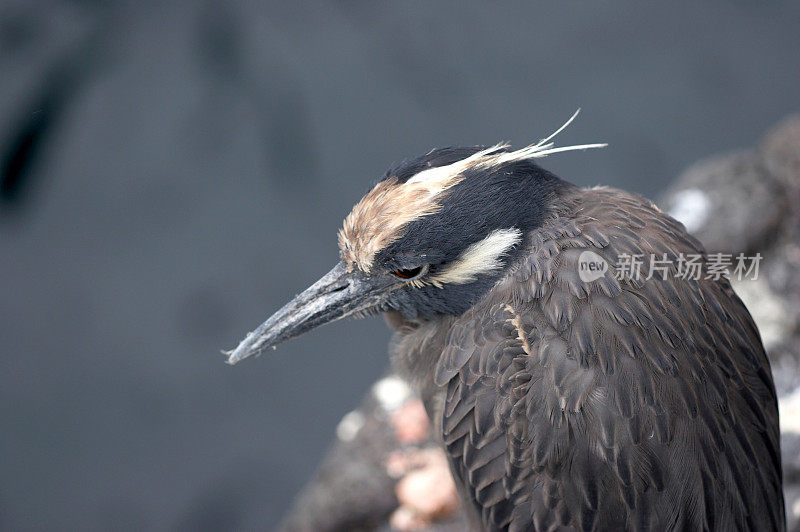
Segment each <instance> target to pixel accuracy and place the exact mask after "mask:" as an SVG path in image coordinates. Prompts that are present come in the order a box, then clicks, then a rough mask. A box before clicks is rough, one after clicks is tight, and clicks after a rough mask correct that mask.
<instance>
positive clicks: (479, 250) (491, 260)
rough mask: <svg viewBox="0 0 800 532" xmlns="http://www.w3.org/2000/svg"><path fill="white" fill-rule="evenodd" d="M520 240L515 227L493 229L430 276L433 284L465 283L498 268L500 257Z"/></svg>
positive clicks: (520, 237)
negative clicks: (441, 269)
mask: <svg viewBox="0 0 800 532" xmlns="http://www.w3.org/2000/svg"><path fill="white" fill-rule="evenodd" d="M521 240H522V231H520V230H519V229H517V228H516V227H512V228H510V229H495V230H494V231H492V232H491V233H489V234H488V235H486V238H484V239H483V240H479V241H478V242H475V243H474V244H472V245H470V246H469V247H468V248H467V249H465V250H464V251H463V252H462V253H461V255H459V256H458V258H457V259H456V260H454V261H453V262H451V263H450V264H449V265H448V266H447V267H446V268H445V269H444V270H443V271H441V272H439V273H437V274H436V275H434V276H432V277H431V279H430V282H431V283H433V284H438V285H444V284H466V283H470V282H472V281H474V280H475V279H477V278H478V276H479V275H481V274H485V273H490V272H493V271H496V270H499V269H500V268H502V267H503V262H502V260H501V258H502V257H503V255H505V254H506V253H508V251H510V250H511V248H513V247H514V246H516V245H517V244H519V242H520V241H521Z"/></svg>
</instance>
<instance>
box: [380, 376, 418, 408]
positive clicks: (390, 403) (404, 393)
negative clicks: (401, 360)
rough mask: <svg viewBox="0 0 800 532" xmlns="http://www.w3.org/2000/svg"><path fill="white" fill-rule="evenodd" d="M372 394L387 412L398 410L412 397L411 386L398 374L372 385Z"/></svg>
mask: <svg viewBox="0 0 800 532" xmlns="http://www.w3.org/2000/svg"><path fill="white" fill-rule="evenodd" d="M372 394H373V395H374V396H375V399H377V400H378V403H380V405H381V408H383V409H384V410H385V411H387V412H392V411H394V410H397V409H398V408H400V407H401V406H403V403H405V402H406V400H407V399H408V398H409V397H411V388H410V387H409V386H408V384H407V383H406V381H404V380H403V379H401V378H400V377H398V376H397V375H390V376H388V377H384V378H382V379H381V380H379V381H378V382H376V383H375V384H374V385H373V386H372Z"/></svg>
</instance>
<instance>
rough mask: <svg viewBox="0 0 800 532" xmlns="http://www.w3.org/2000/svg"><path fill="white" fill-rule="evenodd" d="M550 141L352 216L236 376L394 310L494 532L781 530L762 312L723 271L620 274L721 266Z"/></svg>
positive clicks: (447, 166)
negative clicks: (286, 349)
mask: <svg viewBox="0 0 800 532" xmlns="http://www.w3.org/2000/svg"><path fill="white" fill-rule="evenodd" d="M551 138H552V136H551ZM549 141H550V138H548V139H545V140H544V141H542V142H540V143H539V144H537V145H535V146H530V147H528V148H524V149H522V150H518V151H511V150H510V149H509V148H508V147H507V146H503V145H498V146H493V147H491V148H488V149H487V148H446V149H437V150H433V151H431V152H430V153H428V154H426V155H424V156H422V157H419V158H417V159H414V160H412V161H410V162H406V163H403V164H401V165H399V166H398V167H396V168H394V169H392V170H390V171H389V172H387V173H386V175H385V176H384V178H383V179H382V180H381V181H380V182H378V184H377V185H376V186H375V187H374V188H373V189H372V190H371V191H370V192H369V193H368V194H367V195H366V196H365V197H364V198H363V199H361V201H360V202H359V203H358V204H357V205H356V206H355V207H354V208H353V211H352V212H351V213H350V214H349V215H348V216H347V218H346V219H345V221H344V226H343V228H342V229H341V231H340V232H339V246H340V249H341V261H340V262H339V263H338V264H337V265H336V266H335V267H334V268H333V270H331V271H330V272H329V273H328V274H327V275H325V276H324V277H323V278H322V279H320V280H319V281H317V282H316V283H315V284H314V285H312V286H311V287H310V288H308V289H307V290H306V291H304V292H303V293H302V294H300V295H299V296H297V297H296V298H295V299H294V300H293V301H291V302H290V303H289V304H287V305H286V306H285V307H283V308H282V309H280V310H279V311H278V312H277V313H276V314H275V315H273V316H272V317H271V318H269V319H268V320H267V321H266V322H265V323H264V324H262V325H261V326H260V327H258V329H257V330H256V331H255V332H253V333H251V334H249V335H248V336H247V338H246V339H245V340H244V341H242V343H241V344H240V345H239V346H238V347H237V348H236V349H235V350H234V351H233V352H232V353H231V354H230V359H229V361H230V362H231V363H234V362H237V361H239V360H241V359H243V358H245V357H247V356H250V355H253V354H256V353H259V352H261V351H262V350H264V349H265V348H267V347H269V346H274V345H275V344H278V343H280V342H283V341H284V340H287V339H289V338H292V337H295V336H297V335H299V334H302V333H304V332H306V331H308V330H311V329H313V328H314V327H317V326H319V325H322V324H324V323H327V322H330V321H333V320H336V319H339V318H343V317H345V316H350V315H364V314H372V313H378V312H382V313H385V314H386V315H387V318H388V320H387V321H389V323H390V324H391V325H392V326H393V328H394V329H395V336H396V338H395V341H394V342H393V348H392V350H393V359H394V362H395V366H396V367H397V368H398V370H399V371H400V372H401V373H402V374H404V375H405V377H406V378H407V379H408V380H409V381H410V382H411V383H412V384H413V385H414V386H415V387H416V390H417V391H418V392H419V394H420V396H421V397H422V399H423V401H424V402H425V405H426V409H427V410H428V413H429V415H430V417H431V419H432V420H433V421H434V424H435V426H436V427H437V430H438V431H439V432H440V434H441V440H442V443H443V445H444V448H445V451H446V453H447V456H448V458H449V461H450V464H451V468H452V472H453V475H454V478H455V480H456V484H457V485H458V487H459V489H460V491H461V496H462V499H463V501H464V506H465V507H466V509H467V512H468V513H470V514H471V517H472V519H474V522H475V523H476V525H477V526H478V527H479V528H483V529H486V530H552V529H559V526H561V527H564V529H574V530H621V529H637V530H723V531H728V530H783V529H784V526H785V525H784V507H783V497H782V486H781V483H782V481H781V459H780V448H779V432H778V410H777V405H776V397H775V390H774V386H773V382H772V376H771V373H770V365H769V361H768V360H767V357H766V355H765V353H764V348H763V346H762V343H761V340H760V338H759V333H758V330H757V329H756V326H755V325H754V323H753V319H752V318H751V316H750V314H749V313H748V311H747V309H746V308H745V307H744V305H743V304H742V302H741V301H740V300H739V298H738V297H737V296H736V295H735V294H734V292H733V290H732V289H731V286H730V284H729V282H728V281H727V280H726V279H725V278H724V277H721V276H709V275H705V272H703V273H704V274H703V275H701V276H695V277H692V276H683V277H680V276H677V275H666V274H665V275H661V274H656V275H654V276H650V278H649V279H648V278H646V276H645V275H644V274H643V275H642V276H641V277H637V276H633V275H631V276H619V275H615V271H614V268H613V267H608V265H614V264H618V263H619V260H620V258H621V257H631V256H634V257H636V256H640V257H642V260H643V267H644V269H646V268H647V266H648V264H649V261H651V260H654V259H652V258H651V257H657V258H658V259H659V260H665V261H671V262H672V263H674V262H675V261H678V260H679V259H680V257H682V256H684V255H695V256H697V255H701V257H700V258H701V263H703V264H705V262H706V261H707V256H706V255H705V254H704V251H703V248H702V246H701V244H700V243H699V242H698V241H697V240H695V239H694V238H693V237H691V236H690V235H688V234H687V232H686V231H685V229H684V227H683V226H682V225H681V224H680V223H678V222H677V221H675V220H674V219H672V218H670V217H669V216H667V215H666V214H664V213H662V212H661V211H659V209H658V208H657V207H656V206H655V205H654V204H652V203H651V202H649V201H647V200H646V199H643V198H641V197H639V196H637V195H635V194H631V193H629V192H624V191H622V190H616V189H613V188H606V187H600V188H592V189H584V188H578V187H576V186H574V185H572V184H570V183H567V182H565V181H563V180H561V179H559V178H558V177H556V176H555V175H553V174H551V173H549V172H548V171H546V170H543V169H542V168H541V167H539V166H538V165H537V164H535V163H534V162H533V159H535V158H537V157H541V156H544V155H547V154H548V153H552V152H554V151H559V150H562V149H564V148H553V147H552V143H550V142H549ZM582 147H590V146H580V147H572V148H582ZM567 149H569V148H567ZM586 252H591V253H590V254H589V255H588V257H589V262H588V268H589V270H590V271H589V272H588V273H587V271H586V268H585V267H586V266H587V263H583V262H582V261H584V260H586V257H587V255H586ZM592 264H593V266H592ZM581 268H584V270H583V272H582V270H581ZM670 268H673V269H670V270H669V273H671V274H674V273H675V271H674V265H673V266H670ZM716 277H718V278H716Z"/></svg>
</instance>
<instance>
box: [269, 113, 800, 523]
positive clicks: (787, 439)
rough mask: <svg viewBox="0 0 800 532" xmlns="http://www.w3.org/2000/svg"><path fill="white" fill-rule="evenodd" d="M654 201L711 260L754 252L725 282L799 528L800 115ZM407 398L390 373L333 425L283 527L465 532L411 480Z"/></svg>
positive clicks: (414, 412)
mask: <svg viewBox="0 0 800 532" xmlns="http://www.w3.org/2000/svg"><path fill="white" fill-rule="evenodd" d="M660 204H661V205H662V207H663V208H664V209H665V210H666V211H667V212H669V213H670V214H672V215H673V216H675V217H676V218H678V219H679V220H681V221H682V222H683V223H684V224H685V225H686V226H687V228H688V229H689V230H690V231H691V232H692V233H694V234H695V235H696V236H698V237H699V238H700V239H701V240H702V241H703V242H704V244H705V245H706V248H707V250H708V251H709V252H724V253H732V254H738V253H745V254H748V255H753V254H755V253H761V255H762V256H763V259H762V261H761V267H760V271H759V276H758V278H757V279H755V280H751V279H746V280H742V281H739V282H734V286H735V288H736V290H737V292H738V293H739V294H740V296H741V297H742V299H743V300H744V301H745V303H746V304H747V306H748V308H749V309H750V311H751V312H752V314H753V316H754V318H755V320H756V322H757V324H758V326H759V328H760V330H761V333H762V337H763V339H764V343H765V346H766V348H767V352H768V354H769V357H770V360H771V362H772V369H773V374H774V376H775V384H776V387H777V389H778V396H779V406H780V410H781V431H782V433H781V447H782V456H783V465H784V488H785V489H784V492H785V497H786V512H787V521H788V525H789V527H788V530H800V115H795V116H792V117H789V118H787V119H786V120H784V121H783V122H782V123H780V124H779V125H778V126H776V127H775V128H774V129H773V130H772V131H770V132H768V133H767V135H766V136H765V137H764V139H763V140H762V141H761V142H759V143H758V147H757V148H754V149H751V150H744V151H739V152H735V153H732V154H725V155H721V156H717V157H713V158H710V159H708V160H706V161H703V162H700V163H698V164H697V165H695V166H692V167H691V168H689V169H688V170H687V171H686V172H685V173H684V174H683V175H682V176H681V177H680V178H679V179H678V180H677V181H676V183H675V184H674V185H673V186H672V187H671V188H670V189H669V190H668V192H667V193H666V194H665V196H664V197H663V198H662V199H661V201H660ZM414 401H415V399H414V398H413V397H411V391H410V390H409V389H408V388H407V386H405V385H404V384H403V383H402V381H400V380H399V379H398V378H397V377H395V376H389V377H386V378H384V379H383V380H381V381H380V382H379V383H377V384H376V386H375V387H373V391H372V393H371V394H369V395H368V397H367V398H365V400H364V402H363V404H362V406H361V407H360V408H359V409H358V410H357V411H355V412H351V413H350V414H348V415H347V416H345V418H344V419H343V420H342V423H341V424H340V426H339V430H337V435H338V439H337V441H336V443H335V444H334V446H333V448H332V450H331V452H330V454H329V455H328V457H327V458H326V460H325V462H324V463H323V465H322V466H321V468H320V471H319V473H318V475H317V476H316V478H315V479H314V480H312V481H311V483H310V484H309V485H308V486H307V487H306V489H305V490H304V491H303V493H302V494H301V495H300V496H299V498H298V499H297V502H296V505H295V507H294V508H293V509H292V510H291V511H290V513H289V514H288V517H287V518H286V520H285V522H284V523H283V525H282V526H281V529H282V530H287V531H288V530H291V531H301V530H330V531H333V530H385V531H390V530H399V529H402V530H425V531H444V530H463V529H464V522H463V521H462V517H461V516H460V514H459V513H458V511H457V510H456V508H455V507H453V506H452V505H450V504H449V502H448V501H449V500H450V499H448V496H449V494H450V493H451V492H449V491H448V490H449V489H451V488H450V487H448V486H447V485H446V483H442V485H441V486H436V485H432V484H430V483H426V482H422V481H420V478H421V477H425V478H436V474H437V473H436V471H425V470H424V469H422V470H421V469H420V468H415V467H413V464H412V466H411V467H410V466H409V464H408V461H409V460H411V461H412V462H413V461H414V460H417V461H419V462H422V463H423V467H424V462H425V459H423V458H420V456H424V453H430V452H436V451H433V450H434V449H435V448H436V443H435V441H434V438H433V435H432V434H430V430H429V429H428V428H427V424H426V423H425V421H424V419H423V420H422V421H420V416H419V409H418V408H417V403H415V402H414ZM404 419H405V420H406V421H403V420H404ZM423 436H424V437H423ZM415 453H422V454H416V455H415ZM409 457H410V458H409ZM415 457H416V458H415ZM434 461H435V460H434ZM420 471H422V472H420ZM423 480H424V479H423ZM418 482H419V484H417V483H418ZM434 484H435V483H434ZM415 485H418V486H419V488H418V489H419V491H421V492H424V498H425V502H430V503H436V502H437V501H445V502H444V503H443V504H438V505H437V504H434V506H435V507H434V508H432V509H430V510H429V511H428V513H427V514H426V515H421V514H420V513H419V512H416V513H415V510H414V503H413V501H412V502H411V503H410V504H409V503H407V502H406V503H404V502H403V499H408V498H409V497H411V498H412V499H413V493H409V492H410V489H411V488H413V486H415ZM437 488H438V491H436V489H437ZM431 489H433V491H431V492H427V491H426V490H431ZM398 498H399V499H400V500H398ZM434 499H435V500H434ZM401 503H403V504H401Z"/></svg>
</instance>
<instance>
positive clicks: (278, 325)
mask: <svg viewBox="0 0 800 532" xmlns="http://www.w3.org/2000/svg"><path fill="white" fill-rule="evenodd" d="M576 114H577V113H576ZM573 118H574V116H573ZM571 120H572V119H570V121H571ZM567 124H569V122H567ZM567 124H565V125H564V126H562V128H561V129H563V127H565V126H566V125H567ZM561 129H559V131H561ZM559 131H556V133H558V132H559ZM556 133H554V134H553V135H551V136H550V137H548V138H547V139H544V140H542V141H540V142H539V143H538V144H536V145H533V146H528V147H526V148H523V149H521V150H517V151H511V150H510V149H509V148H508V146H506V145H496V146H492V147H490V148H483V147H475V148H444V149H437V150H433V151H431V152H429V153H427V154H426V155H423V156H421V157H418V158H416V159H414V160H412V161H408V162H405V163H403V164H401V165H399V166H398V167H396V168H394V169H392V170H389V171H388V172H387V173H386V175H385V176H384V177H383V179H382V180H381V181H379V182H378V183H377V184H376V185H375V186H374V187H373V188H372V189H371V190H370V191H369V192H368V193H367V194H366V195H365V196H364V197H363V198H362V199H361V201H359V202H358V203H357V204H356V205H355V207H353V210H352V211H351V212H350V214H349V215H348V216H347V218H345V220H344V223H343V226H342V228H341V229H340V230H339V250H340V257H341V260H340V261H339V263H338V264H336V266H334V268H333V269H332V270H331V271H330V272H328V273H327V274H326V275H325V276H323V277H322V278H321V279H320V280H319V281H317V282H316V283H314V284H313V285H311V286H310V287H309V288H307V289H306V290H305V291H303V292H302V293H301V294H300V295H298V296H297V297H295V298H294V299H293V300H292V301H290V302H289V303H288V304H286V305H285V306H284V307H283V308H281V309H280V310H278V311H277V312H276V313H275V314H274V315H272V317H270V318H269V319H268V320H267V321H265V322H264V323H263V324H261V325H260V326H259V327H258V328H257V329H256V330H255V331H254V332H252V333H250V334H248V335H247V337H246V338H245V339H244V340H243V341H242V342H241V343H240V344H239V346H238V347H237V348H236V349H235V350H233V351H232V352H230V353H228V354H229V359H228V362H229V363H232V364H233V363H236V362H238V361H239V360H241V359H243V358H246V357H248V356H251V355H253V354H258V353H260V352H261V351H263V350H264V349H266V348H268V347H271V346H275V345H277V344H279V343H281V342H283V341H285V340H288V339H290V338H294V337H296V336H299V335H301V334H303V333H305V332H307V331H309V330H311V329H314V328H316V327H318V326H320V325H322V324H325V323H328V322H331V321H334V320H338V319H340V318H344V317H347V316H352V315H369V314H374V313H379V312H394V313H399V314H400V315H402V317H403V318H404V320H406V321H410V322H415V321H420V320H426V319H431V318H434V317H436V316H441V315H459V314H461V313H463V312H464V311H466V310H467V309H468V308H469V307H471V306H472V305H473V304H474V303H475V302H476V301H477V300H478V299H480V298H481V297H482V296H483V295H484V294H485V293H486V292H487V291H488V290H489V289H490V288H491V286H492V285H493V284H494V283H495V282H496V281H497V280H498V279H499V278H500V277H501V276H502V275H503V274H504V272H505V271H506V270H507V269H508V268H509V267H510V266H511V264H512V263H513V262H514V258H515V255H516V253H518V252H519V250H521V249H522V248H523V244H524V239H525V235H526V234H528V232H529V231H530V230H531V229H533V228H535V227H537V226H539V225H540V224H541V222H542V219H543V217H544V216H546V215H547V213H548V210H549V208H550V205H551V203H552V200H553V198H554V197H555V196H556V195H557V194H558V193H559V191H561V190H563V189H564V188H565V187H570V186H571V185H569V184H568V183H566V182H565V181H562V180H560V179H558V178H557V177H556V176H554V175H553V174H551V173H549V172H547V171H546V170H544V169H542V168H541V167H539V166H538V165H536V164H535V163H534V162H533V159H534V158H537V157H543V156H545V155H547V154H549V153H553V152H554V151H565V150H567V149H584V148H592V147H599V146H602V145H599V144H589V145H583V146H570V147H567V148H554V147H553V145H552V143H549V141H550V139H551V138H552V137H553V136H554V135H555V134H556Z"/></svg>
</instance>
